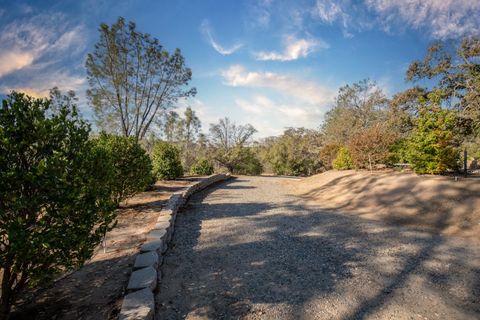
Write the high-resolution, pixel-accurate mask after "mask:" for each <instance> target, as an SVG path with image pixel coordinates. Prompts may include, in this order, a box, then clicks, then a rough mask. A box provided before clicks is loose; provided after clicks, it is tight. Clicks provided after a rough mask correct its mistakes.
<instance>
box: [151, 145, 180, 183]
mask: <svg viewBox="0 0 480 320" xmlns="http://www.w3.org/2000/svg"><path fill="white" fill-rule="evenodd" d="M152 163H153V174H154V176H155V177H156V178H157V179H160V180H172V179H175V178H179V177H181V176H183V167H182V163H181V161H180V153H179V151H178V149H177V148H176V147H175V146H174V145H171V144H169V143H168V142H165V141H159V142H157V143H156V144H155V146H154V147H153V150H152Z"/></svg>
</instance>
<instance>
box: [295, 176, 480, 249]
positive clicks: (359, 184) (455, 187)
mask: <svg viewBox="0 0 480 320" xmlns="http://www.w3.org/2000/svg"><path fill="white" fill-rule="evenodd" d="M288 185H289V187H290V189H291V191H292V193H293V194H294V195H296V196H300V197H301V198H302V199H304V200H305V201H306V202H308V203H310V204H314V205H317V206H319V207H320V208H322V209H326V210H341V211H342V213H347V214H352V215H356V216H360V217H362V218H367V219H372V220H379V221H384V222H387V223H391V224H395V225H402V226H409V227H415V228H418V229H425V230H428V231H434V232H439V233H441V234H443V235H449V236H460V237H464V238H469V239H471V240H474V241H475V240H480V236H479V234H480V179H479V178H478V177H475V178H467V179H465V178H462V177H458V178H457V180H455V178H454V177H447V176H431V175H423V176H419V175H415V174H412V173H400V172H393V171H383V172H375V171H374V172H372V173H370V172H366V171H328V172H325V173H322V174H319V175H315V176H312V177H309V178H305V179H302V180H300V181H289V182H288Z"/></svg>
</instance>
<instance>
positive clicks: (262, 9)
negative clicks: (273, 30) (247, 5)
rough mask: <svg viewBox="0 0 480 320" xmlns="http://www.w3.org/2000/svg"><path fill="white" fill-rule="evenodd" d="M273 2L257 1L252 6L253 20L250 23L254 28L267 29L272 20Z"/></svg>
mask: <svg viewBox="0 0 480 320" xmlns="http://www.w3.org/2000/svg"><path fill="white" fill-rule="evenodd" d="M272 4H273V0H260V1H255V2H254V3H253V4H252V6H251V11H252V13H251V19H250V20H249V21H248V23H250V25H251V26H253V27H256V26H258V27H267V26H268V25H269V24H270V20H271V16H272V14H271V12H270V9H271V6H272Z"/></svg>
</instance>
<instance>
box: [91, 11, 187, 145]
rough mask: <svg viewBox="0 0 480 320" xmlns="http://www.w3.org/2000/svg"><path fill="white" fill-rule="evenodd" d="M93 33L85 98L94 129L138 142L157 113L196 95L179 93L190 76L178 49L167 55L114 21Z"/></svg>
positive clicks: (130, 27)
mask: <svg viewBox="0 0 480 320" xmlns="http://www.w3.org/2000/svg"><path fill="white" fill-rule="evenodd" d="M99 31H100V40H99V41H98V42H97V44H96V45H95V50H94V52H93V53H90V54H88V56H87V60H86V68H87V78H88V82H89V85H90V89H89V90H88V91H87V96H88V98H89V100H90V103H91V105H92V107H93V111H94V112H95V116H96V119H97V123H98V126H99V127H100V128H102V129H104V130H106V131H113V132H119V133H120V134H121V135H124V136H133V137H135V139H136V140H140V139H143V137H144V136H145V134H146V133H147V132H148V130H149V128H150V126H151V124H152V122H153V121H154V120H155V119H156V118H157V117H158V116H159V115H160V113H161V111H164V110H166V109H168V108H170V107H171V106H172V105H173V104H174V103H175V102H176V101H177V100H178V99H179V98H185V97H189V96H192V95H194V94H195V93H196V90H195V89H194V88H192V89H186V88H185V87H186V86H188V83H189V82H190V80H191V78H192V71H191V70H190V68H187V67H186V66H185V59H184V57H183V56H182V54H181V52H180V49H176V50H175V52H174V53H173V54H170V53H168V52H167V51H166V50H164V49H163V47H162V46H161V45H160V43H159V41H158V40H157V39H155V38H152V37H151V36H150V35H149V34H147V33H141V32H138V31H136V26H135V23H133V22H129V23H128V24H126V23H125V20H124V19H123V18H118V20H117V22H116V23H114V24H113V25H112V26H111V27H109V26H108V25H106V24H104V23H102V24H101V25H100V29H99Z"/></svg>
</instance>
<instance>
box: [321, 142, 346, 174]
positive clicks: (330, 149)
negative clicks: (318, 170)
mask: <svg viewBox="0 0 480 320" xmlns="http://www.w3.org/2000/svg"><path fill="white" fill-rule="evenodd" d="M340 147H341V146H339V145H338V144H335V143H328V144H325V145H323V146H322V147H321V148H320V154H319V158H320V161H321V163H322V166H323V167H324V168H325V169H326V170H331V169H333V160H335V158H336V157H337V154H338V151H339V150H340Z"/></svg>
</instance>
